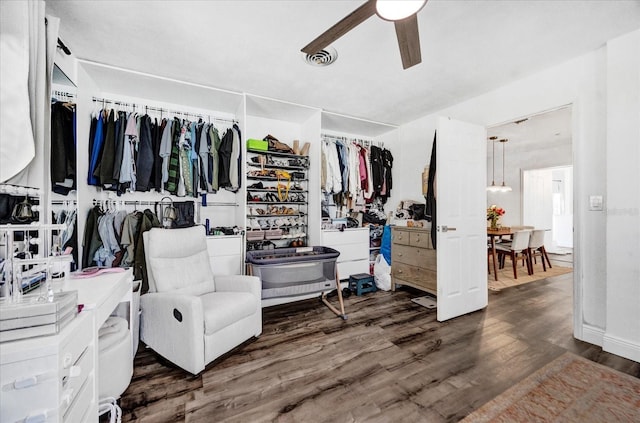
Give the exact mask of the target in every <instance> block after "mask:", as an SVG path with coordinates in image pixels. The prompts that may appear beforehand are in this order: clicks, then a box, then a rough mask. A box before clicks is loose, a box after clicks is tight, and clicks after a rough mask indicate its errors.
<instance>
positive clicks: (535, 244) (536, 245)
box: [529, 229, 552, 272]
mask: <svg viewBox="0 0 640 423" xmlns="http://www.w3.org/2000/svg"><path fill="white" fill-rule="evenodd" d="M544 233H545V230H544V229H536V230H534V231H532V232H531V237H530V238H529V257H530V259H531V260H533V262H532V264H533V263H538V261H537V260H536V256H540V260H541V261H542V269H543V270H544V271H545V272H546V271H547V266H546V264H545V260H546V262H547V263H548V264H549V269H551V268H552V266H551V262H550V261H549V256H547V250H545V248H544ZM531 270H532V271H533V266H532V267H531Z"/></svg>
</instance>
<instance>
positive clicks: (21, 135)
mask: <svg viewBox="0 0 640 423" xmlns="http://www.w3.org/2000/svg"><path fill="white" fill-rule="evenodd" d="M0 23H1V28H2V29H1V37H0V78H1V85H0V86H1V87H2V89H1V90H0V122H2V123H1V124H0V182H9V183H13V184H16V185H27V186H35V187H38V188H46V187H45V186H44V185H45V184H44V181H45V180H46V179H45V178H46V175H47V174H48V171H47V170H46V169H48V168H49V166H48V163H46V162H45V151H47V149H48V148H49V147H48V146H49V145H50V141H49V140H50V130H49V126H50V113H51V108H50V101H51V100H50V98H51V74H52V72H53V61H54V57H55V51H56V45H57V40H58V26H59V20H58V19H57V18H48V25H46V24H45V3H44V0H28V1H1V2H0Z"/></svg>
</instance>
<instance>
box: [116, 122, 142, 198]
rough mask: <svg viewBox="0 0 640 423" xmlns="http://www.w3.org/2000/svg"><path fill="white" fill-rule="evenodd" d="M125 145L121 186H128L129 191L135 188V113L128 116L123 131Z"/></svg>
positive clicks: (121, 168) (136, 133)
mask: <svg viewBox="0 0 640 423" xmlns="http://www.w3.org/2000/svg"><path fill="white" fill-rule="evenodd" d="M124 134H125V143H124V150H123V151H122V165H121V167H120V180H119V182H120V183H121V184H129V189H130V190H131V191H133V190H135V187H136V171H135V161H134V158H135V149H136V144H137V142H138V128H137V122H136V116H135V113H131V114H129V119H128V120H127V127H126V129H125V132H124Z"/></svg>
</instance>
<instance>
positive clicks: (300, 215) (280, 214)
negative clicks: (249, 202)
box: [247, 213, 307, 224]
mask: <svg viewBox="0 0 640 423" xmlns="http://www.w3.org/2000/svg"><path fill="white" fill-rule="evenodd" d="M306 216H307V215H306V214H305V213H293V214H284V213H276V214H266V213H265V214H248V215H247V217H248V218H256V217H257V218H261V217H306ZM305 224H306V223H305Z"/></svg>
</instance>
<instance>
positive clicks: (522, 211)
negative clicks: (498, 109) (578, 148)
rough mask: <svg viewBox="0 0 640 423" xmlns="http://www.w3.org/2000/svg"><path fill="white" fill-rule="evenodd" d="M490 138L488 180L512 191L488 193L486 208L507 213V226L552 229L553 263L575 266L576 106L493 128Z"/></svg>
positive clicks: (549, 243) (549, 234)
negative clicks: (574, 120)
mask: <svg viewBox="0 0 640 423" xmlns="http://www.w3.org/2000/svg"><path fill="white" fill-rule="evenodd" d="M487 136H488V138H489V139H488V141H487V176H488V178H487V179H488V181H492V180H493V179H495V183H496V185H502V184H505V185H507V186H509V187H510V188H511V190H510V191H506V192H500V191H496V192H492V191H488V192H487V207H489V206H490V205H493V204H495V205H497V206H499V207H501V208H503V209H504V210H505V214H504V216H502V218H501V223H502V225H503V226H507V227H514V226H534V227H536V228H540V229H548V232H547V233H546V238H545V248H546V249H547V250H551V251H552V252H553V253H555V254H550V258H551V261H552V263H553V262H554V261H556V262H558V264H559V265H560V266H563V267H573V254H572V253H573V247H574V246H573V200H574V198H573V192H574V179H573V145H572V142H573V141H572V107H571V105H567V106H562V107H559V108H557V109H553V110H547V111H544V112H540V113H537V114H533V115H529V116H524V117H520V118H517V119H514V120H512V121H509V122H506V123H502V124H499V125H496V126H492V127H489V128H487ZM491 138H493V139H494V140H497V141H496V142H495V145H494V144H492V142H491ZM500 140H504V141H505V142H499V141H500Z"/></svg>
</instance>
